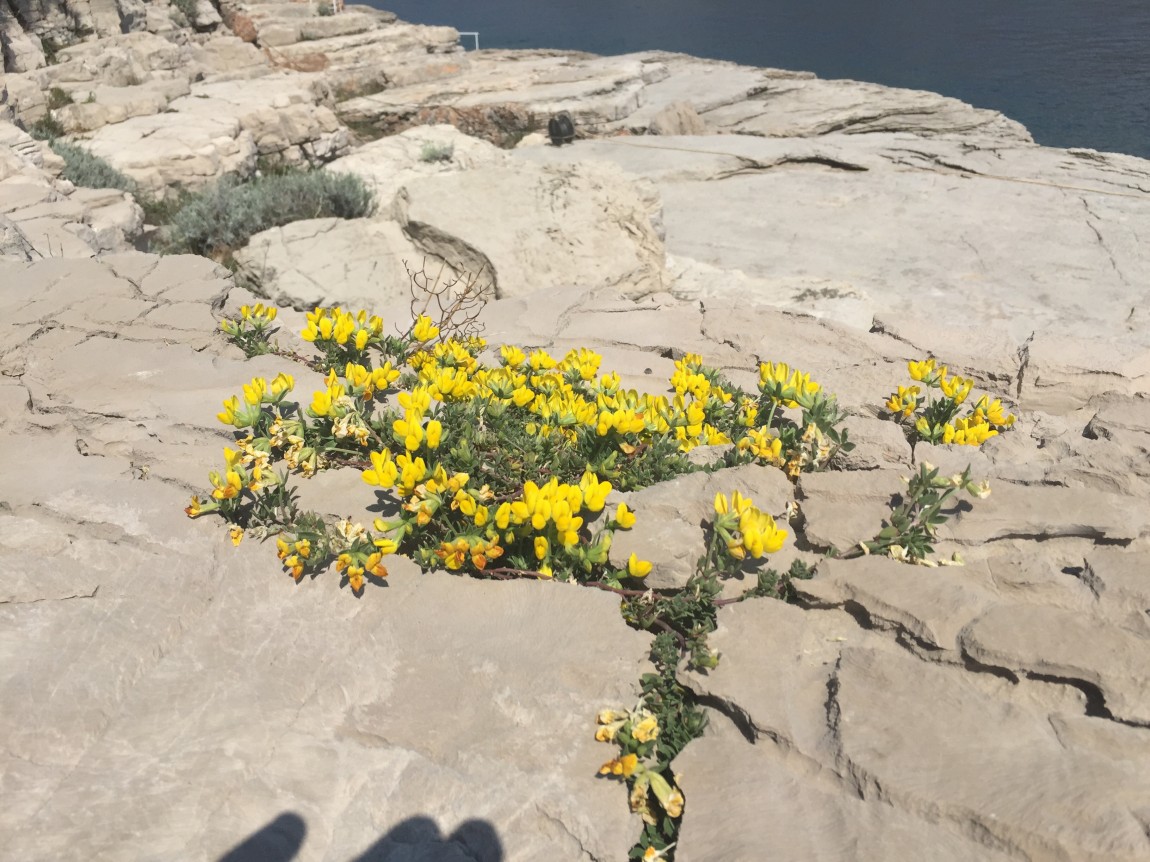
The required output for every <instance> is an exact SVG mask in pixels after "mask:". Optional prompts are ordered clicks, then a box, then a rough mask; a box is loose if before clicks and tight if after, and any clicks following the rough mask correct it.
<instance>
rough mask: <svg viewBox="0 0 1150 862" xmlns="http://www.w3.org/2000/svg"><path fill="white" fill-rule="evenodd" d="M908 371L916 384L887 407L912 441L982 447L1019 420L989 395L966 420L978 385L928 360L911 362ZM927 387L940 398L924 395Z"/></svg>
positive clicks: (902, 390)
mask: <svg viewBox="0 0 1150 862" xmlns="http://www.w3.org/2000/svg"><path fill="white" fill-rule="evenodd" d="M907 369H908V371H909V372H910V376H911V379H912V380H914V381H916V383H915V384H912V385H910V386H899V387H898V389H896V390H895V391H894V392H892V393H891V395H890V397H889V398H887V400H886V401H885V402H884V404H883V406H884V407H885V408H886V410H887V412H888V413H889V415H890V416H891V418H893V419H894V420H895V421H896V422H898V423H900V424H901V425H903V426H904V428H905V429H906V431H907V435H908V436H909V437H910V438H911V439H912V440H914V439H917V440H922V441H924V442H926V443H956V444H959V445H965V446H981V445H982V444H983V443H985V442H986V441H987V440H989V439H990V438H991V437H994V436H996V435H997V434H998V433H999V432H1001V431H1005V430H1006V429H1008V428H1010V427H1011V426H1013V425H1014V421H1015V416H1014V414H1007V413H1005V412H1003V408H1002V401H1001V399H998V398H995V399H994V400H993V401H992V400H991V398H990V396H989V395H986V394H983V395H981V396H979V398H978V400H977V401H976V402H975V403H974V406H973V407H972V408H970V410H969V411H968V412H967V413H966V415H965V416H960V415H959V414H960V413H961V412H962V405H963V404H964V403H966V401H967V399H968V398H969V396H970V392H971V389H972V388H973V386H974V381H973V380H970V379H969V378H965V377H959V376H957V375H949V374H948V373H947V367H946V366H945V365H941V366H940V365H937V364H936V362H935V360H933V359H925V360H922V361H917V362H916V361H911V362H908V363H907ZM917 384H922V385H921V386H920V385H917ZM923 387H925V388H926V389H927V390H928V392H931V391H932V390H937V393H938V394H930V395H929V396H927V395H924V393H923Z"/></svg>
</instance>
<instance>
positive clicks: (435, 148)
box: [419, 141, 455, 163]
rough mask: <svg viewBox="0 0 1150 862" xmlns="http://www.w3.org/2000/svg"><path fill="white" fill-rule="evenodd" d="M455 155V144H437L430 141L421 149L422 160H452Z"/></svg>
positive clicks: (420, 156)
mask: <svg viewBox="0 0 1150 862" xmlns="http://www.w3.org/2000/svg"><path fill="white" fill-rule="evenodd" d="M454 157H455V145H454V144H436V143H432V142H431V141H428V142H427V143H426V144H424V145H423V149H422V150H420V151H419V160H420V161H421V162H429V163H433V162H450V161H451V160H452V158H454Z"/></svg>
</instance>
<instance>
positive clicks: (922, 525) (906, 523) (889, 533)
mask: <svg viewBox="0 0 1150 862" xmlns="http://www.w3.org/2000/svg"><path fill="white" fill-rule="evenodd" d="M903 481H904V482H906V486H907V487H906V493H905V494H904V495H902V499H901V501H899V502H898V503H897V504H896V505H895V506H894V507H893V508H892V509H891V513H890V516H889V517H888V519H887V522H886V524H884V525H883V528H882V529H881V530H880V531H879V533H878V535H876V536H875V537H874V538H873V539H870V540H869V541H865V542H860V543H859V545H858V547H856V548H853V549H852V550H851V551H849V552H847V553H845V554H841V555H840V556H841V557H842V558H843V559H851V558H854V557H860V556H863V555H866V554H885V555H886V556H889V557H891V558H893V559H896V560H900V561H902V562H906V563H915V564H917V565H920V566H938V565H944V566H948V565H962V558H961V557H959V555H958V554H957V553H956V554H955V555H954V556H953V557H952V558H951V559H950V560H932V559H931V558H930V555H931V554H933V553H934V545H933V542H934V540H935V538H936V536H937V534H938V528H939V526H940V525H942V524H944V523H946V521H947V518H948V515H947V513H946V511H945V509H946V507H947V506H948V505H950V504H951V503H953V502H954V498H955V495H956V494H957V493H958V492H959V491H966V493H968V494H970V496H972V497H977V498H978V499H983V498H985V497H988V496H989V495H990V484H989V483H988V482H985V481H983V482H975V481H973V480H972V479H971V478H970V467H969V466H968V467H967V468H966V469H965V470H963V471H962V472H961V473H955V474H954V475H953V476H940V475H939V471H938V468H937V467H934V466H932V465H931V464H928V463H926V462H923V463H922V464H920V465H919V469H918V472H917V473H915V474H913V475H911V476H910V477H909V478H904V479H903Z"/></svg>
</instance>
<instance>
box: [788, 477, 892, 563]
mask: <svg viewBox="0 0 1150 862" xmlns="http://www.w3.org/2000/svg"><path fill="white" fill-rule="evenodd" d="M902 475H906V474H905V473H900V472H899V471H897V470H890V469H886V470H866V471H856V472H852V473H835V472H825V473H804V474H803V475H802V476H801V477H800V478H799V492H800V494H801V496H800V498H799V506H800V508H801V509H802V513H803V518H804V519H805V520H806V527H805V529H804V536H805V537H806V540H807V541H808V542H809V543H810V544H811V545H813V546H814V547H815V548H816V549H819V550H824V549H829V548H837V549H838V550H839V551H847V550H850V549H851V548H853V547H855V546H856V545H857V544H858V543H859V542H863V541H866V540H868V539H872V538H874V536H875V535H876V534H877V533H878V531H879V530H880V529H882V524H883V521H884V520H885V519H886V518H887V517H888V516H889V515H890V508H891V500H892V498H893V497H894V495H896V494H901V493H902V492H903V491H904V490H905V489H906V485H904V484H903V482H902V481H901V480H900V478H899V477H900V476H902Z"/></svg>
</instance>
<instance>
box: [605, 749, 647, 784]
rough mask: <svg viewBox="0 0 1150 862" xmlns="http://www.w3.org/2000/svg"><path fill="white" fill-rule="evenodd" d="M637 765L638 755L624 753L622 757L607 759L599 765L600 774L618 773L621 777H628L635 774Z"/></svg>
mask: <svg viewBox="0 0 1150 862" xmlns="http://www.w3.org/2000/svg"><path fill="white" fill-rule="evenodd" d="M638 765H639V757H638V755H635V754H624V755H623V756H622V757H616V758H613V759H611V760H608V761H607V762H606V763H604V764H603V765H602V766H600V767H599V774H600V775H618V776H621V777H623V778H630V777H631V776H632V775H634V774H635V768H636V767H637V766H638Z"/></svg>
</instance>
